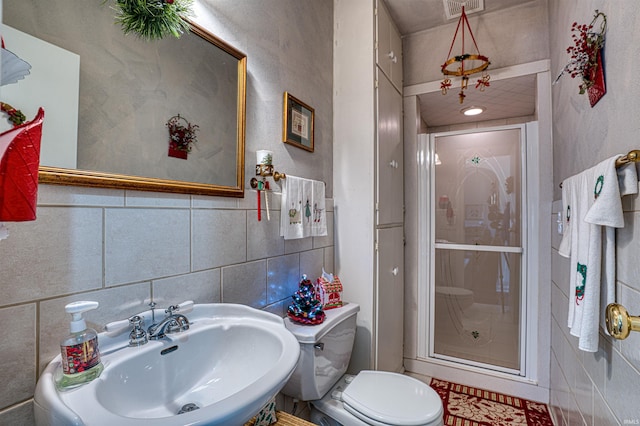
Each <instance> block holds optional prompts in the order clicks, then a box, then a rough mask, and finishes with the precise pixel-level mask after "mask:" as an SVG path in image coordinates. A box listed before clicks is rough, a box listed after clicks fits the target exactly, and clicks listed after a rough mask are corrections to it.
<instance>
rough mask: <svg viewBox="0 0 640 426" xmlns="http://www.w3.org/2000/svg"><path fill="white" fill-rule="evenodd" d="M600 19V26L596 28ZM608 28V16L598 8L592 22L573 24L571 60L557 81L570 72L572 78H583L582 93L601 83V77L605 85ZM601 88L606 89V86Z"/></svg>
mask: <svg viewBox="0 0 640 426" xmlns="http://www.w3.org/2000/svg"><path fill="white" fill-rule="evenodd" d="M598 21H599V26H598V27H597V28H596V24H597V22H598ZM606 30H607V16H606V15H605V14H604V13H602V12H600V11H598V10H596V11H595V13H594V17H593V20H592V21H591V23H590V24H578V23H577V22H574V23H573V24H572V25H571V32H572V34H571V39H572V41H573V45H571V46H569V47H568V48H567V53H568V54H569V56H570V60H569V63H568V64H567V65H565V67H564V68H563V69H562V72H561V73H560V74H559V75H558V77H557V78H556V82H557V81H558V80H559V79H560V77H562V76H563V75H564V74H569V75H570V76H571V78H577V77H580V78H581V79H582V83H581V84H580V86H579V89H580V94H581V95H582V94H584V93H587V92H589V89H590V88H592V87H593V86H594V85H596V84H599V83H600V81H599V80H601V79H602V82H601V83H602V86H604V81H603V74H602V71H603V70H602V49H603V48H604V41H605V32H606ZM599 89H600V90H602V91H604V87H602V88H599ZM602 94H604V92H603V93H602ZM598 99H599V98H598Z"/></svg>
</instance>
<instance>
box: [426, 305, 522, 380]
mask: <svg viewBox="0 0 640 426" xmlns="http://www.w3.org/2000/svg"><path fill="white" fill-rule="evenodd" d="M449 308H450V307H449ZM443 309H444V312H443V313H440V312H439V311H438V310H436V313H437V315H439V319H440V321H437V322H436V323H437V324H439V326H438V327H436V329H435V348H434V349H435V353H436V355H444V356H449V357H454V358H461V359H466V360H469V361H473V362H478V363H482V364H490V365H496V366H500V367H504V368H509V369H514V370H518V369H519V368H520V354H519V350H518V348H519V325H518V320H517V318H515V315H514V313H513V312H510V310H509V309H504V312H503V308H502V306H501V305H490V304H483V303H473V304H472V305H471V306H469V307H468V308H465V309H448V307H443ZM447 316H448V318H447ZM443 317H445V318H443ZM443 319H444V320H443Z"/></svg>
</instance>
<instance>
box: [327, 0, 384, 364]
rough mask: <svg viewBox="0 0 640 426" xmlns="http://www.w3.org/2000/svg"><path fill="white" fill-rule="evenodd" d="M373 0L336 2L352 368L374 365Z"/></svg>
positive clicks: (337, 191) (340, 203)
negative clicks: (353, 318)
mask: <svg viewBox="0 0 640 426" xmlns="http://www.w3.org/2000/svg"><path fill="white" fill-rule="evenodd" d="M373 37H374V15H373V0H369V1H352V0H335V1H334V40H335V45H334V64H335V67H334V68H335V70H334V89H333V90H334V127H333V129H334V144H333V166H334V201H335V224H336V225H335V226H336V227H335V232H336V235H337V236H339V238H336V241H335V249H336V272H337V273H338V274H339V275H340V279H341V281H342V283H343V284H344V285H345V291H344V298H345V300H348V301H351V302H356V303H359V304H360V312H359V314H358V330H357V333H356V342H355V345H354V351H353V355H352V357H351V367H350V370H351V371H359V370H361V369H364V368H373V364H372V363H373V360H372V358H371V356H372V355H371V354H372V353H373V346H372V345H373V343H372V342H373V341H372V335H373V327H374V300H373V297H374V277H373V271H374V264H373V259H374V256H373V234H374V233H373V229H374V222H373V221H374V205H373V200H374V197H373V193H374V182H375V181H374V150H375V121H374V118H375V117H374V67H375V64H374V50H373Z"/></svg>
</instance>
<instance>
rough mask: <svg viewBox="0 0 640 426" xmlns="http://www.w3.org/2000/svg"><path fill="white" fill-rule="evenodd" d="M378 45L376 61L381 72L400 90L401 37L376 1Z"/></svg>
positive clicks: (380, 4) (385, 11) (379, 3)
mask: <svg viewBox="0 0 640 426" xmlns="http://www.w3.org/2000/svg"><path fill="white" fill-rule="evenodd" d="M377 18H378V19H377V24H378V27H377V35H378V38H377V40H378V45H377V50H376V62H377V64H378V66H379V67H380V69H381V70H382V72H383V73H384V74H385V75H386V76H387V77H388V78H389V80H391V82H392V83H393V85H394V86H395V87H396V89H398V91H400V92H401V91H402V39H401V38H400V33H399V32H398V30H397V29H396V26H395V25H394V24H393V21H392V20H391V16H389V12H387V9H386V8H385V7H384V5H382V2H378V14H377Z"/></svg>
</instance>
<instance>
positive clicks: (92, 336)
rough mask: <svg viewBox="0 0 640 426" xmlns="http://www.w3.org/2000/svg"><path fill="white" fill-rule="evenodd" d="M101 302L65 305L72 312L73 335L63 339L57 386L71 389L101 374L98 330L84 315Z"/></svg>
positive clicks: (71, 333) (71, 331)
mask: <svg viewBox="0 0 640 426" xmlns="http://www.w3.org/2000/svg"><path fill="white" fill-rule="evenodd" d="M97 307H98V302H91V301H81V302H73V303H69V304H68V305H66V306H65V307H64V309H65V311H66V312H67V313H69V314H71V324H70V326H69V330H70V334H69V335H68V336H67V337H66V338H65V339H63V340H62V341H61V342H60V350H61V362H62V371H61V372H59V374H57V375H56V376H57V377H56V387H57V388H58V389H60V390H63V389H70V388H74V387H77V386H80V385H82V384H84V383H88V382H90V381H92V380H94V379H95V378H97V377H98V376H100V373H102V370H103V369H104V367H103V365H102V362H100V350H99V349H98V333H96V331H95V330H94V329H92V328H87V323H86V322H85V320H84V318H83V317H82V314H83V313H84V312H86V311H90V310H92V309H96V308H97Z"/></svg>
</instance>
